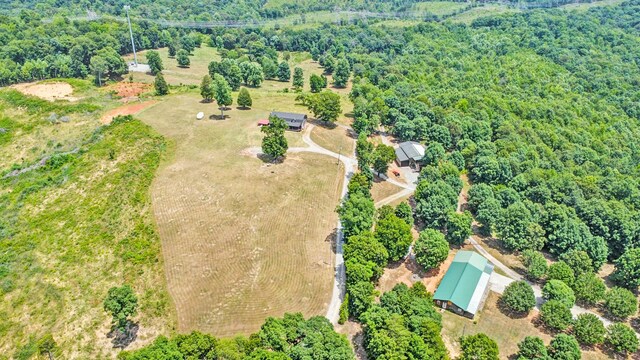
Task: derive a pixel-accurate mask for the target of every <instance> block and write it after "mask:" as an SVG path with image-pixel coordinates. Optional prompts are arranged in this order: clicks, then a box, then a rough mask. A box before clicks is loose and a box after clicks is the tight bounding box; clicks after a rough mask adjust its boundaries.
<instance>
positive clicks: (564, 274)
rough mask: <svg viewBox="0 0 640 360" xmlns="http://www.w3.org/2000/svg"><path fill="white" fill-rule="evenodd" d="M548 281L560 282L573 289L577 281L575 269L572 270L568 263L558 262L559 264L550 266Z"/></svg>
mask: <svg viewBox="0 0 640 360" xmlns="http://www.w3.org/2000/svg"><path fill="white" fill-rule="evenodd" d="M547 279H549V280H560V281H562V282H563V283H565V284H567V285H569V287H571V286H573V282H574V281H575V276H574V273H573V269H572V268H570V267H569V265H567V263H565V262H564V261H558V262H557V263H554V264H551V266H549V270H547Z"/></svg>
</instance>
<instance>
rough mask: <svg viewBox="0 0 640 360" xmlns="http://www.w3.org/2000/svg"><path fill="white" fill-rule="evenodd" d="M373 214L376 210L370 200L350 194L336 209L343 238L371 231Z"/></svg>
mask: <svg viewBox="0 0 640 360" xmlns="http://www.w3.org/2000/svg"><path fill="white" fill-rule="evenodd" d="M375 212H376V208H375V206H374V204H373V200H371V198H369V197H367V196H365V195H362V194H350V195H349V197H348V198H347V199H346V200H345V201H343V202H342V205H341V206H340V207H339V208H338V214H339V215H340V221H341V222H342V227H343V231H344V235H345V237H346V238H349V237H351V236H354V235H358V234H360V233H361V232H363V231H369V230H371V227H372V226H373V215H374V214H375Z"/></svg>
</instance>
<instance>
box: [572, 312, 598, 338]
mask: <svg viewBox="0 0 640 360" xmlns="http://www.w3.org/2000/svg"><path fill="white" fill-rule="evenodd" d="M605 333H606V329H605V328H604V324H603V323H602V320H600V319H598V317H597V316H596V315H594V314H589V313H586V314H580V315H578V318H577V319H576V321H575V323H574V324H573V334H574V335H575V337H576V339H577V340H578V341H579V342H580V343H581V344H585V345H596V344H602V343H603V342H604V335H605Z"/></svg>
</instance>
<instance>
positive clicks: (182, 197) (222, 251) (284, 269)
mask: <svg viewBox="0 0 640 360" xmlns="http://www.w3.org/2000/svg"><path fill="white" fill-rule="evenodd" d="M251 95H252V97H253V100H254V107H253V108H252V109H251V110H237V109H233V110H231V111H229V112H226V114H227V115H228V116H229V117H228V118H227V119H226V120H209V115H211V114H215V113H217V108H216V106H215V104H205V103H201V102H200V97H199V95H197V94H184V95H176V96H173V97H171V98H168V99H167V100H166V101H164V102H162V103H159V104H157V105H155V106H153V107H151V108H149V109H147V110H145V111H143V112H141V113H140V114H139V116H138V117H139V118H141V119H143V120H144V121H145V122H147V123H149V124H151V125H152V126H153V127H154V128H156V129H157V130H158V131H159V132H160V133H161V134H163V135H164V136H165V137H167V138H168V139H169V140H170V141H172V142H173V143H174V144H175V155H174V157H173V158H172V159H171V160H170V161H169V162H168V163H166V164H164V165H163V166H162V167H161V169H160V170H159V172H158V174H157V177H156V179H155V181H154V184H153V186H152V197H153V211H154V213H155V217H156V222H157V226H158V229H159V233H160V237H161V239H162V244H163V254H164V259H165V269H166V276H167V281H168V285H169V289H170V293H171V294H172V297H173V299H174V302H175V304H176V308H177V313H178V323H179V330H180V331H189V330H192V329H199V330H202V331H207V332H211V333H213V334H214V335H217V336H229V335H236V334H248V333H250V332H253V331H256V330H258V329H259V327H260V325H261V324H262V323H263V321H264V319H265V318H266V317H268V316H281V315H282V314H283V313H284V312H295V311H299V312H302V313H303V314H305V315H307V316H309V315H324V313H325V311H326V307H327V305H328V302H329V300H330V298H331V286H332V282H333V263H334V254H333V251H332V246H331V245H332V244H331V241H332V232H333V230H334V228H335V224H336V221H337V215H336V214H335V212H334V210H335V207H336V205H337V204H338V199H339V196H340V189H341V186H342V184H341V181H342V177H343V169H342V167H339V166H338V165H336V161H335V159H333V158H330V157H327V156H323V155H317V154H307V153H303V154H289V155H288V156H287V159H286V160H285V162H284V163H282V164H277V165H272V164H268V163H264V162H262V161H261V160H258V159H256V158H253V157H249V156H245V155H243V154H242V151H243V150H244V149H247V148H249V147H252V146H259V145H260V140H261V138H262V135H261V134H260V130H259V128H258V127H257V120H258V119H260V118H264V117H265V116H266V115H268V113H269V111H271V109H273V107H274V106H276V107H277V108H278V109H282V110H283V111H295V110H298V111H300V110H301V109H299V108H298V107H297V106H295V105H293V104H294V100H293V98H294V97H295V94H281V93H273V92H269V93H268V94H265V93H264V92H262V91H260V92H258V91H254V92H252V94H251ZM234 98H235V96H234ZM199 111H203V112H205V114H206V116H205V120H196V119H195V114H196V113H197V112H199ZM301 136H302V135H301V134H300V133H287V138H288V139H290V142H289V143H290V146H292V143H296V142H300V143H301V142H302V141H301ZM294 146H295V145H294Z"/></svg>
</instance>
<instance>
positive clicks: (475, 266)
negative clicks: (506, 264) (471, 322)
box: [433, 251, 493, 318]
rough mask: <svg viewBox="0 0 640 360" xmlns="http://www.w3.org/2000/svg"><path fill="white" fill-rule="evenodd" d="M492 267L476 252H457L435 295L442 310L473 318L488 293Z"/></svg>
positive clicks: (435, 299)
mask: <svg viewBox="0 0 640 360" xmlns="http://www.w3.org/2000/svg"><path fill="white" fill-rule="evenodd" d="M492 272H493V265H492V264H491V263H489V261H488V260H487V259H485V258H484V257H483V256H481V255H480V254H477V253H475V252H473V251H458V253H457V254H456V256H455V257H454V258H453V262H452V263H451V265H450V266H449V270H447V273H446V274H445V275H444V277H443V278H442V281H441V282H440V285H439V286H438V290H436V293H435V294H434V295H433V299H434V301H435V302H436V304H437V305H438V306H440V307H442V308H443V309H450V310H452V311H453V312H455V313H458V314H461V315H464V316H466V317H470V318H473V317H474V315H475V314H476V312H478V309H479V308H480V305H481V303H482V301H483V300H484V295H485V294H486V292H487V289H488V285H489V278H490V277H491V273H492Z"/></svg>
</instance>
